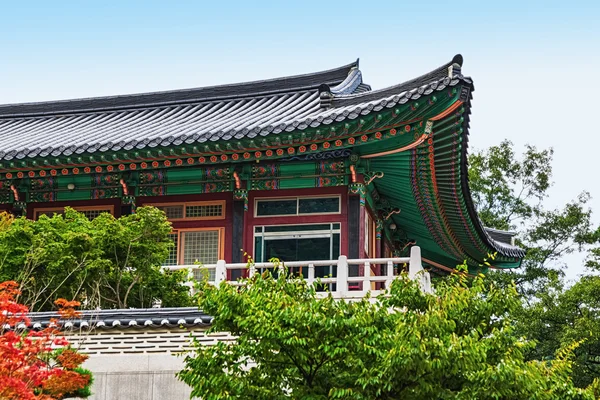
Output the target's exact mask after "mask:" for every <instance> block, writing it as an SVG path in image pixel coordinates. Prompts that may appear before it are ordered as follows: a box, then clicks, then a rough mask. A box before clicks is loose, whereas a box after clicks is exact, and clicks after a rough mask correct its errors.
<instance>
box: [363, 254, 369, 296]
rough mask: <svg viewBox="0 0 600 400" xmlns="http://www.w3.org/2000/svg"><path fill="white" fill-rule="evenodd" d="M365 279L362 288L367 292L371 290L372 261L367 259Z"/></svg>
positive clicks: (364, 272) (364, 271)
mask: <svg viewBox="0 0 600 400" xmlns="http://www.w3.org/2000/svg"><path fill="white" fill-rule="evenodd" d="M363 277H364V278H365V279H364V280H363V284H362V289H363V290H364V291H365V292H366V291H368V290H371V263H370V262H368V261H366V262H365V268H364V270H363Z"/></svg>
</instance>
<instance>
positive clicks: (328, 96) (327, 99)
mask: <svg viewBox="0 0 600 400" xmlns="http://www.w3.org/2000/svg"><path fill="white" fill-rule="evenodd" d="M319 100H320V101H321V108H330V107H331V103H332V102H333V93H331V88H330V87H329V85H327V84H325V83H323V84H322V85H321V86H319Z"/></svg>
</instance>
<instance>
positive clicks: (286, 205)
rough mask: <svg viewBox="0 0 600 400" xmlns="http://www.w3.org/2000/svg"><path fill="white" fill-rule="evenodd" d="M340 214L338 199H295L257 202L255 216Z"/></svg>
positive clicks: (336, 197) (335, 197)
mask: <svg viewBox="0 0 600 400" xmlns="http://www.w3.org/2000/svg"><path fill="white" fill-rule="evenodd" d="M339 212H340V197H339V196H334V197H295V198H291V199H289V198H288V199H278V200H266V199H265V200H257V202H256V216H258V217H269V216H275V215H306V214H335V213H339Z"/></svg>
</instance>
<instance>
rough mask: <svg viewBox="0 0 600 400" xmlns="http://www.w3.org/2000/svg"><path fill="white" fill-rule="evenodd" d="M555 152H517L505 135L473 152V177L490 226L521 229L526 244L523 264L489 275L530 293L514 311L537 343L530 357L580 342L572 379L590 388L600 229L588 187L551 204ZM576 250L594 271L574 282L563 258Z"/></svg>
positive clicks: (596, 336) (597, 324)
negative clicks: (557, 204)
mask: <svg viewBox="0 0 600 400" xmlns="http://www.w3.org/2000/svg"><path fill="white" fill-rule="evenodd" d="M552 154H553V152H552V150H551V149H550V150H541V151H539V150H537V149H536V148H535V147H532V146H527V147H526V149H525V152H524V153H523V154H522V155H521V156H517V155H516V153H515V150H514V148H513V145H512V143H510V142H508V141H504V142H502V143H501V144H500V145H498V146H492V147H490V148H489V149H488V150H486V151H479V152H475V153H473V154H472V155H471V156H470V158H469V161H470V170H469V179H470V183H471V189H472V195H473V199H474V201H475V203H476V205H477V208H478V211H479V213H480V216H481V217H482V220H483V222H484V224H485V225H487V226H490V227H494V228H498V229H507V230H514V231H516V232H517V234H518V236H517V238H518V243H519V244H520V245H521V246H523V247H525V248H526V249H527V255H526V257H525V259H524V260H523V266H522V268H520V269H517V270H514V271H502V272H490V273H489V274H488V276H489V277H490V278H491V279H493V280H495V281H496V282H497V283H498V284H500V285H503V286H507V285H511V282H515V283H516V284H517V289H518V290H519V292H520V293H523V294H524V296H523V297H522V307H521V308H519V309H517V310H516V311H515V313H514V317H515V324H516V325H515V326H516V329H517V331H518V332H519V333H520V334H522V335H524V336H526V337H529V338H531V339H533V340H534V341H535V343H536V345H535V346H534V347H531V348H530V349H529V350H528V352H527V353H526V357H527V358H528V359H546V360H550V359H553V358H554V357H555V354H556V352H558V351H560V349H562V348H565V347H568V346H570V345H571V344H572V343H580V345H579V347H578V348H577V349H575V350H574V356H575V358H574V364H573V372H572V377H573V380H574V382H575V384H576V385H577V386H580V387H583V386H586V385H589V384H590V383H591V382H592V381H593V380H594V379H595V378H596V377H598V376H599V373H600V368H599V366H600V364H598V362H600V357H599V356H600V333H598V332H600V319H599V318H600V315H599V314H598V311H597V310H600V278H599V277H598V276H597V271H598V269H599V266H600V261H599V260H600V250H599V249H598V248H597V247H594V246H597V244H598V243H600V240H599V239H600V229H599V228H597V227H594V226H593V224H592V222H591V215H592V212H591V210H590V209H588V208H587V202H588V201H589V199H590V197H589V194H588V193H585V192H583V193H581V194H580V195H579V196H578V197H577V198H576V199H575V200H573V201H571V202H569V203H567V204H566V205H564V206H563V207H562V208H559V209H554V210H552V209H550V210H549V209H547V208H546V207H545V204H544V203H545V200H546V198H547V196H548V189H549V188H550V187H551V177H552ZM576 251H581V252H582V253H584V254H585V253H586V252H587V254H588V259H587V262H586V266H587V267H588V268H590V269H591V270H590V273H589V274H587V275H585V276H583V277H582V278H581V279H580V280H579V281H577V282H575V283H574V284H573V285H572V286H571V287H568V285H567V284H566V283H565V281H564V269H565V268H566V267H567V265H566V263H565V260H564V257H565V255H568V254H571V253H573V252H576Z"/></svg>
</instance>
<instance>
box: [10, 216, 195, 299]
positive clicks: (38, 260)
mask: <svg viewBox="0 0 600 400" xmlns="http://www.w3.org/2000/svg"><path fill="white" fill-rule="evenodd" d="M4 220H8V222H7V223H3V224H0V226H1V227H2V229H0V279H1V280H14V281H17V282H19V283H20V285H21V293H22V294H21V297H20V301H21V302H22V303H24V304H26V305H27V306H29V307H30V309H31V310H32V311H40V310H47V309H50V308H51V306H52V301H53V299H55V298H57V297H61V298H67V299H77V300H80V301H81V303H82V304H83V306H84V307H87V308H95V307H98V306H99V307H102V308H127V307H151V306H152V304H153V302H155V301H157V300H160V301H162V303H163V305H164V306H184V305H189V304H190V298H189V294H188V293H189V292H188V288H187V287H186V286H184V285H183V283H184V282H185V280H186V278H187V276H186V272H185V271H182V272H178V273H173V274H165V273H164V272H163V271H162V269H161V265H162V264H163V263H164V261H165V260H166V258H167V256H168V253H169V249H170V247H171V246H172V242H171V241H170V240H169V237H168V234H169V232H170V231H171V226H170V224H169V222H168V221H167V220H166V217H165V215H164V213H163V212H162V211H160V210H158V209H156V208H154V207H141V208H138V210H137V212H136V213H135V214H133V215H127V216H124V217H121V218H118V219H117V218H114V217H113V216H112V215H110V214H108V213H106V214H102V215H100V216H99V217H97V218H95V219H94V220H92V221H90V220H88V219H87V218H86V217H85V216H84V215H83V214H81V213H78V212H77V211H75V210H73V209H70V208H67V209H66V210H65V213H64V215H54V216H53V217H48V216H44V215H43V216H41V217H40V218H39V220H37V221H31V220H28V219H26V218H17V219H14V220H10V219H6V218H5V219H3V221H4Z"/></svg>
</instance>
